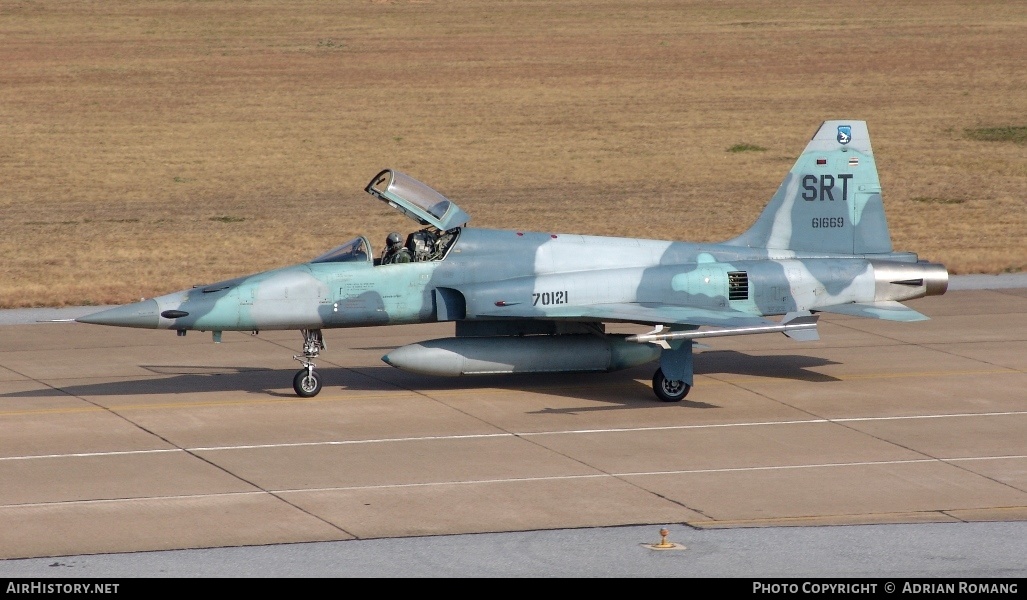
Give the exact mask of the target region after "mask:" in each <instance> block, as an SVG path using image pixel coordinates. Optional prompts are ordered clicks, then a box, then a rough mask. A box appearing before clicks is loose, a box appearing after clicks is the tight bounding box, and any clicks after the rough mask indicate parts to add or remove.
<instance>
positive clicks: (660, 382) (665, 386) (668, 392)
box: [653, 369, 692, 402]
mask: <svg viewBox="0 0 1027 600" xmlns="http://www.w3.org/2000/svg"><path fill="white" fill-rule="evenodd" d="M690 389H692V386H690V385H688V384H687V383H685V382H684V381H680V380H678V381H675V380H672V379H667V378H666V377H664V376H663V369H656V374H655V375H653V391H654V392H656V397H657V398H659V399H660V400H661V401H662V402H681V400H682V399H683V398H684V397H685V396H687V395H688V390H690Z"/></svg>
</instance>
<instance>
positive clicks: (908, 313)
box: [814, 300, 930, 322]
mask: <svg viewBox="0 0 1027 600" xmlns="http://www.w3.org/2000/svg"><path fill="white" fill-rule="evenodd" d="M814 310H816V311H818V312H829V313H837V314H840V315H849V316H853V317H866V318H869V319H884V320H885V321H902V322H912V321H927V320H929V319H930V317H928V316H927V315H924V314H921V313H918V312H917V311H915V310H913V309H912V308H909V307H908V306H906V305H904V304H901V303H899V302H895V301H894V300H884V301H881V302H854V303H852V304H838V305H835V306H821V307H819V308H816V309H814Z"/></svg>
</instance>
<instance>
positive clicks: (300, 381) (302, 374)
mask: <svg viewBox="0 0 1027 600" xmlns="http://www.w3.org/2000/svg"><path fill="white" fill-rule="evenodd" d="M292 389H294V390H296V395H297V396H299V397H300V398H312V397H314V396H316V395H317V393H318V392H320V391H321V376H320V375H318V374H317V371H315V370H314V365H313V363H310V364H309V365H308V366H307V367H306V368H304V369H300V370H299V371H297V373H296V376H295V377H293V378H292Z"/></svg>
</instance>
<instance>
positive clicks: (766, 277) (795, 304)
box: [122, 228, 939, 331]
mask: <svg viewBox="0 0 1027 600" xmlns="http://www.w3.org/2000/svg"><path fill="white" fill-rule="evenodd" d="M938 268H939V267H936V266H935V267H929V266H927V265H925V264H923V263H917V260H916V256H915V255H910V254H876V255H868V256H858V257H857V256H851V255H850V256H838V255H831V254H823V253H821V254H808V253H802V254H800V253H795V252H791V251H778V252H775V251H769V250H766V249H753V248H747V247H740V246H732V245H725V244H689V243H680V242H665V241H655V240H638V239H630V238H608V237H591V236H581V235H567V234H549V233H530V232H515V231H499V230H486V229H472V228H465V229H463V230H462V231H461V232H460V235H459V238H458V239H457V241H456V242H455V244H454V245H453V247H452V249H451V250H450V252H449V253H448V255H447V256H446V257H445V259H444V260H439V261H431V262H414V263H403V264H395V265H374V264H373V263H372V262H371V261H369V260H364V261H359V262H345V263H304V264H299V265H294V266H290V267H285V268H282V269H277V270H274V271H268V272H264V273H259V274H256V275H251V276H249V277H243V278H238V279H233V280H230V281H226V282H222V283H217V284H213V285H208V286H203V287H196V288H192V289H189V290H184V291H181V292H176V293H173V294H168V295H166V296H161V297H158V298H155V299H153V300H148V301H144V302H141V303H137V304H135V305H130V306H133V307H135V308H134V309H133V310H134V311H135V313H136V314H137V316H138V320H137V321H136V325H135V326H146V325H144V322H146V321H149V326H150V327H153V328H160V329H179V330H191V329H196V330H203V331H253V330H273V329H329V328H337V327H358V326H370V325H386V324H401V323H420V322H432V321H439V320H443V321H445V320H459V319H505V318H517V319H527V318H531V319H573V320H579V321H580V320H594V321H629V322H639V323H652V324H656V323H667V322H669V321H672V320H678V319H672V318H669V317H671V315H670V314H669V313H668V312H667V311H668V310H680V311H681V312H682V314H683V315H684V314H685V313H687V314H688V315H690V316H691V318H687V317H683V318H682V319H681V320H684V321H688V322H693V323H696V324H708V325H715V324H718V323H720V324H724V325H727V324H729V322H736V319H738V318H740V317H742V316H743V315H745V316H751V317H764V316H770V315H782V314H785V313H788V312H795V311H802V310H814V311H815V310H817V309H819V308H823V307H833V306H838V305H846V304H852V303H861V304H869V303H880V302H881V301H885V300H894V301H899V300H906V299H909V298H915V297H919V296H923V295H926V294H927V293H928V286H929V285H930V282H931V280H930V278H925V277H924V273H930V272H936V273H937V272H938ZM882 271H887V273H888V276H887V277H885V279H887V280H888V281H882V280H881V278H880V274H881V272H882ZM899 271H901V272H902V274H900V275H896V273H897V272H899ZM917 279H920V280H923V281H921V282H916V281H915V280H917ZM904 280H914V281H913V282H912V283H907V284H901V285H897V284H892V283H891V281H904ZM914 283H919V284H918V285H914ZM122 308H128V307H122ZM878 310H882V311H884V310H887V308H886V305H882V306H881V307H880V308H878ZM174 311H181V312H184V313H187V314H186V315H183V316H181V317H178V318H167V317H166V316H160V315H161V314H162V313H163V314H165V315H167V314H170V315H175V314H177V313H175V312H174ZM867 316H871V315H867Z"/></svg>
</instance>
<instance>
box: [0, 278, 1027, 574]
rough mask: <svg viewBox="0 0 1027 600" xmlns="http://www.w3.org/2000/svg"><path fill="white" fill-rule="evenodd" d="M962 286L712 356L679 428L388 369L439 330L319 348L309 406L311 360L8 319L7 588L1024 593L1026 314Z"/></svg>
mask: <svg viewBox="0 0 1027 600" xmlns="http://www.w3.org/2000/svg"><path fill="white" fill-rule="evenodd" d="M960 287H961V280H960V279H959V278H955V279H954V280H953V285H952V286H951V287H950V291H949V292H948V293H947V294H945V295H944V296H939V297H931V298H924V299H921V300H916V301H912V302H909V305H910V306H911V307H913V308H915V309H917V310H919V311H921V312H923V313H925V314H927V315H928V316H930V317H931V320H930V321H926V322H920V323H886V322H881V321H876V320H866V319H858V318H854V317H844V316H837V315H827V314H825V315H823V316H822V317H821V327H820V332H821V340H820V341H818V342H802V343H798V342H794V341H792V340H790V339H788V338H786V337H785V336H782V335H779V334H764V335H754V336H741V337H729V338H714V339H711V340H708V341H707V345H708V346H710V348H709V349H708V350H706V351H704V352H702V353H700V354H698V355H697V357H696V374H697V377H696V385H695V387H694V388H693V390H692V392H691V393H690V394H689V396H688V397H687V398H686V399H685V400H684V401H682V402H681V403H677V404H665V403H661V402H658V401H657V400H656V398H655V396H654V395H653V393H652V390H651V389H650V382H649V379H650V378H651V376H652V371H653V369H654V366H653V365H646V366H643V367H638V368H635V369H631V370H627V371H621V372H615V373H606V374H572V375H545V376H507V377H500V376H495V377H484V378H473V379H472V378H462V379H436V378H429V377H422V376H417V375H412V374H408V373H404V372H402V371H398V370H396V369H393V368H391V367H388V366H386V365H384V364H383V363H382V362H381V360H380V358H381V356H382V355H383V354H385V353H386V352H388V351H389V350H391V349H393V348H395V347H398V346H401V345H404V344H407V343H410V342H414V341H420V340H424V339H429V338H434V337H443V336H446V335H450V334H451V332H452V325H451V324H450V325H447V324H432V325H417V326H397V327H389V328H366V329H351V330H328V331H326V332H325V338H326V343H327V346H328V348H327V351H326V352H324V353H322V358H321V360H319V361H318V371H319V372H321V373H322V375H323V377H324V380H325V387H324V390H323V391H322V392H321V394H320V395H318V396H317V397H315V398H312V399H300V398H297V397H296V396H295V395H294V394H293V392H292V389H291V381H292V375H293V373H294V372H295V371H296V370H297V369H298V364H297V363H295V362H294V361H292V359H291V357H292V355H293V354H295V353H296V352H298V351H299V347H300V336H299V334H298V333H297V332H261V333H260V335H258V336H251V335H248V334H241V333H229V332H226V333H225V335H224V342H223V343H221V344H213V343H211V339H210V336H209V334H208V335H203V334H198V333H195V332H193V333H190V334H189V335H188V336H187V337H184V338H181V337H176V336H175V335H174V334H173V333H171V332H166V331H148V330H132V329H120V328H106V327H99V326H92V325H84V324H80V323H73V322H57V323H23V322H21V323H19V321H25V320H26V315H29V314H30V313H27V312H21V313H20V316H18V315H15V316H11V314H10V313H11V312H17V311H6V312H7V315H6V316H5V317H0V323H5V324H4V325H3V326H2V327H0V481H2V482H3V483H4V485H3V486H2V487H0V531H2V532H3V534H2V535H0V577H131V576H138V577H168V576H170V577H189V576H218V577H260V576H273V577H292V576H299V577H326V576H327V577H333V576H353V577H359V576H416V577H432V576H447V577H451V576H521V577H540V576H541V577H544V576H589V577H605V576H619V577H631V576H637V577H660V576H667V577H678V576H721V577H730V576H736V577H751V576H764V577H766V576H777V577H791V576H795V577H800V576H805V577H814V576H864V577H870V576H905V577H917V576H934V577H944V576H963V577H979V576H986V577H1013V576H1015V577H1022V576H1023V575H1024V574H1027V566H1025V563H1024V560H1023V558H1022V557H1023V556H1025V555H1027V552H1024V550H1025V549H1027V548H1025V547H1024V544H1025V542H1024V540H1025V539H1027V537H1025V536H1024V533H1027V530H1025V524H1027V393H1025V392H1024V390H1025V389H1027V352H1025V350H1027V287H1025V286H1019V287H1000V288H997V289H980V288H981V287H983V286H982V285H979V284H974V285H970V282H967V283H965V284H963V289H959V288H960ZM76 310H81V311H83V312H82V313H80V314H84V313H86V312H90V311H92V310H96V308H92V309H61V311H63V312H61V311H50V312H45V313H38V312H37V313H32V315H33V317H32V318H33V319H34V320H45V319H58V318H73V317H74V316H78V315H77V314H72V312H73V311H76ZM4 319H6V320H4ZM611 329H613V330H618V331H619V330H623V331H641V330H643V329H645V328H633V327H631V326H624V327H619V328H611ZM663 527H666V528H667V530H668V540H669V542H670V543H677V544H680V545H681V546H684V547H683V548H673V549H666V550H661V549H653V548H651V547H650V546H651V545H652V544H655V543H657V542H659V541H660V534H659V531H660V529H661V528H663Z"/></svg>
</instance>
